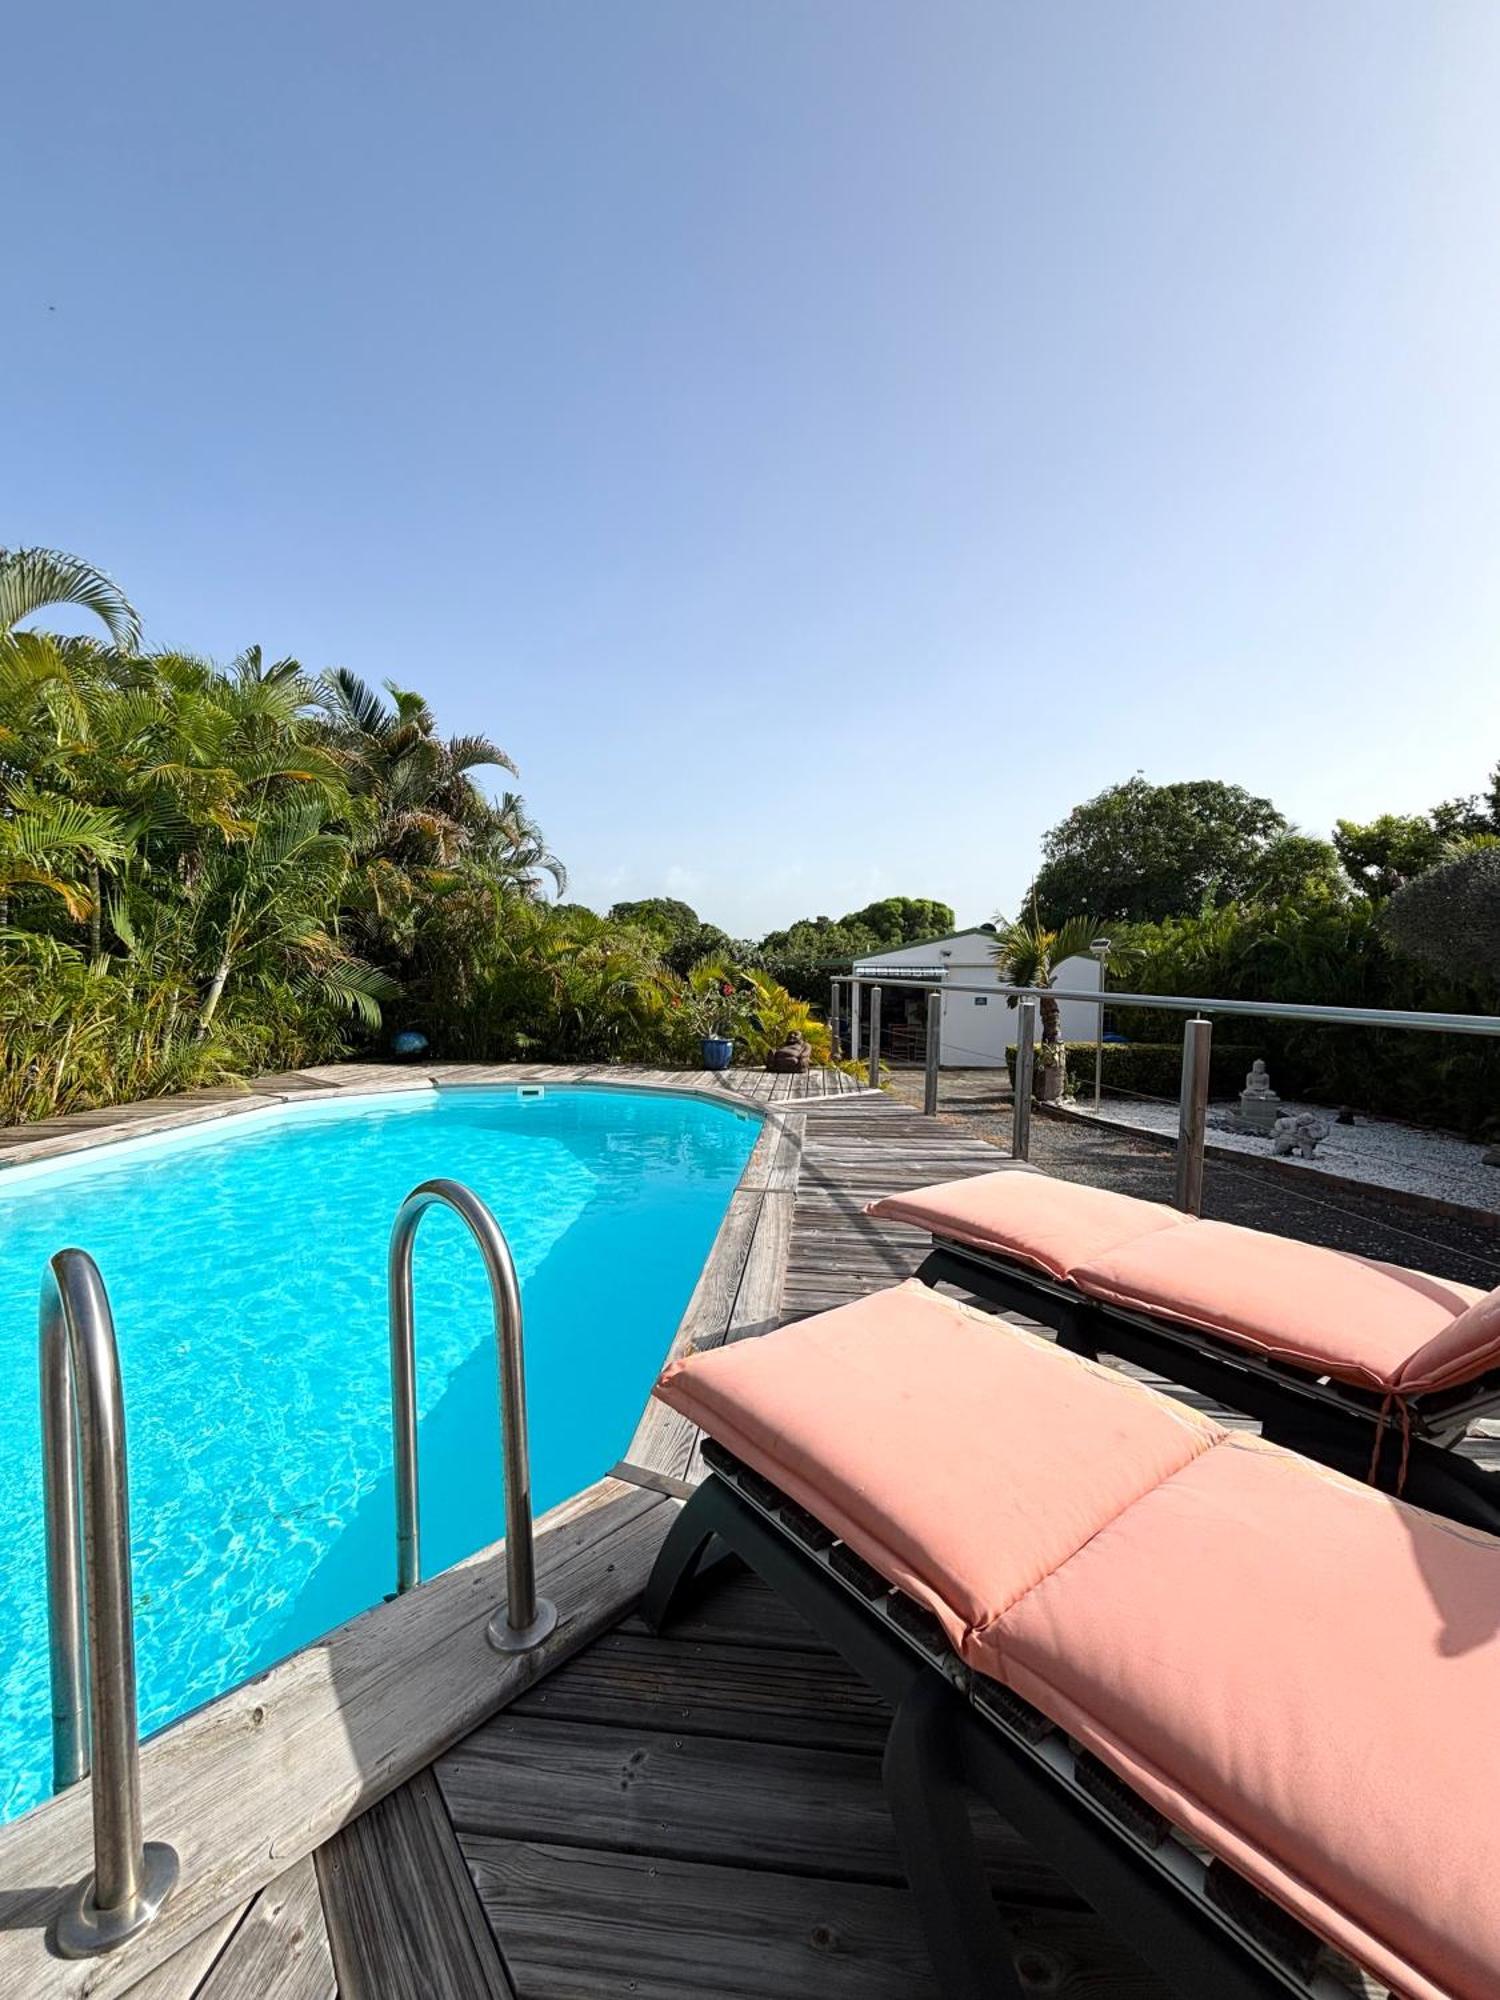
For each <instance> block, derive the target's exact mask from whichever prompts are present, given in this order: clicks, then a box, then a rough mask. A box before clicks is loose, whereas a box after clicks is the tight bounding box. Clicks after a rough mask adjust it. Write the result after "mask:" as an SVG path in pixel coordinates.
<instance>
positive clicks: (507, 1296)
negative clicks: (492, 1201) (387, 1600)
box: [388, 1180, 557, 1653]
mask: <svg viewBox="0 0 1500 2000" xmlns="http://www.w3.org/2000/svg"><path fill="white" fill-rule="evenodd" d="M434 1205H441V1206H442V1207H445V1208H451V1209H452V1210H453V1212H454V1214H455V1215H457V1216H460V1217H461V1218H462V1219H463V1221H464V1222H465V1223H466V1224H467V1226H468V1230H469V1234H470V1235H471V1236H472V1237H473V1238H474V1241H475V1242H476V1243H477V1244H478V1246H479V1254H480V1256H481V1257H482V1258H483V1259H484V1268H485V1274H486V1276H487V1277H488V1278H489V1281H490V1301H491V1306H492V1309H493V1313H494V1323H495V1356H496V1363H497V1367H498V1370H499V1378H500V1430H501V1453H502V1457H503V1461H504V1475H505V1612H504V1616H503V1617H502V1615H501V1613H500V1612H498V1611H497V1612H496V1613H495V1615H494V1617H493V1618H491V1620H490V1622H489V1624H488V1626H487V1627H486V1628H485V1629H486V1632H487V1634H488V1637H489V1641H490V1644H491V1645H492V1646H494V1647H495V1649H496V1650H497V1651H498V1652H502V1653H525V1652H529V1651H530V1649H531V1648H532V1647H533V1646H539V1645H540V1644H541V1642H542V1641H543V1640H544V1639H545V1638H546V1637H547V1634H548V1633H549V1632H550V1631H551V1630H552V1629H553V1627H554V1626H555V1625H556V1623H557V1608H556V1606H555V1605H553V1604H551V1603H549V1601H548V1600H547V1599H546V1598H545V1597H541V1598H539V1597H538V1596H537V1594H536V1552H535V1549H534V1546H533V1536H532V1521H531V1467H530V1458H529V1453H528V1450H527V1442H526V1367H525V1356H524V1353H523V1344H522V1327H521V1287H520V1285H519V1283H518V1282H517V1279H516V1266H515V1260H514V1259H513V1258H512V1256H511V1254H510V1245H509V1244H508V1243H507V1242H506V1240H505V1233H504V1231H503V1230H502V1229H501V1227H500V1225H499V1223H498V1222H497V1221H496V1220H495V1218H494V1216H493V1215H491V1213H490V1211H489V1210H488V1209H487V1208H486V1207H485V1205H484V1203H483V1202H482V1201H481V1200H480V1199H479V1197H478V1195H477V1194H475V1193H474V1192H473V1191H472V1190H471V1189H469V1188H466V1187H465V1186H464V1185H463V1183H462V1182H461V1181H453V1180H432V1181H423V1182H422V1184H421V1186H420V1187H415V1188H413V1189H412V1191H411V1193H410V1194H409V1195H408V1196H407V1197H406V1199H405V1201H403V1202H402V1204H401V1206H400V1208H399V1209H398V1210H397V1213H396V1220H395V1223H394V1224H393V1226H392V1228H391V1249H390V1261H389V1267H388V1268H389V1281H390V1316H391V1417H392V1424H393V1430H394V1443H395V1462H396V1588H397V1590H398V1591H405V1590H410V1589H412V1588H413V1587H414V1586H415V1585H416V1584H418V1583H420V1582H421V1580H422V1559H421V1516H420V1507H419V1502H418V1488H417V1362H416V1309H415V1304H414V1300H413V1291H412V1246H413V1244H414V1242H415V1239H416V1234H417V1225H418V1223H419V1222H420V1221H421V1220H422V1217H423V1216H424V1215H425V1214H426V1213H427V1211H428V1209H429V1208H432V1207H433V1206H434Z"/></svg>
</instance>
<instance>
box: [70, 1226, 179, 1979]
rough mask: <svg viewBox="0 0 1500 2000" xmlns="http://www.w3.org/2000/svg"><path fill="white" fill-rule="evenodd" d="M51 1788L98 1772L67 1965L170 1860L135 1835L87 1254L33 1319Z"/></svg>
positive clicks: (104, 1328)
mask: <svg viewBox="0 0 1500 2000" xmlns="http://www.w3.org/2000/svg"><path fill="white" fill-rule="evenodd" d="M38 1346H39V1349H40V1353H39V1357H38V1358H39V1364H40V1369H41V1386H42V1485H43V1494H44V1502H45V1510H46V1536H47V1622H48V1642H49V1643H48V1651H49V1661H50V1667H51V1675H52V1782H53V1788H54V1790H56V1791H59V1792H61V1791H66V1790H67V1788H68V1787H69V1786H71V1785H76V1784H77V1783H78V1782H79V1781H80V1780H81V1779H82V1778H84V1777H85V1776H86V1775H87V1774H88V1772H89V1770H90V1768H92V1770H93V1774H94V1784H93V1800H92V1804H93V1813H94V1872H93V1874H92V1875H90V1876H88V1877H86V1878H85V1880H84V1881H83V1882H81V1883H80V1884H79V1885H78V1887H77V1888H75V1889H74V1890H73V1891H72V1893H71V1895H70V1896H69V1898H68V1900H67V1902H66V1903H65V1904H64V1906H63V1908H62V1911H61V1913H60V1914H59V1916H58V1919H57V1924H56V1929H55V1931H54V1941H55V1943H56V1946H57V1950H58V1951H59V1952H60V1953H61V1955H62V1956H63V1957H64V1958H87V1957H90V1956H91V1955H92V1954H94V1953H95V1952H103V1951H113V1950H114V1949H115V1947H116V1946H117V1945H121V1944H123V1943H124V1942H125V1940H126V1939H127V1938H129V1937H134V1936H135V1934H136V1932H137V1931H139V1930H142V1929H143V1928H144V1927H145V1926H146V1925H147V1924H149V1923H150V1921H151V1919H152V1918H153V1917H154V1916H155V1915H156V1913H157V1911H158V1910H159V1909H160V1908H161V1906H162V1904H163V1903H164V1902H165V1901H166V1899H167V1897H168V1896H169V1895H170V1894H171V1893H172V1889H173V1886H174V1884H175V1883H176V1881H177V1866H178V1864H177V1855H176V1853H175V1852H174V1851H173V1849H172V1848H170V1847H167V1846H164V1845H163V1844H162V1843H161V1842H160V1841H155V1840H153V1841H146V1840H144V1839H143V1838H142V1835H141V1754H140V1722H139V1719H138V1713H137V1708H136V1691H135V1619H134V1613H133V1608H132V1604H131V1590H130V1493H129V1485H130V1482H129V1478H128V1476H127V1472H126V1462H125V1404H124V1399H123V1398H122V1396H121V1394H120V1357H119V1351H118V1348H117V1347H116V1344H115V1324H114V1316H113V1314H112V1313H111V1312H110V1309H109V1295H108V1294H107V1293H106V1291H105V1289H104V1280H103V1279H102V1278H101V1277H100V1275H99V1267H98V1266H97V1265H96V1264H95V1262H94V1260H93V1258H92V1257H90V1256H89V1255H88V1253H87V1252H86V1251H83V1250H59V1251H58V1253H57V1255H56V1256H55V1257H53V1258H52V1260H51V1262H50V1263H49V1265H48V1267H47V1275H46V1277H45V1278H44V1279H43V1280H42V1301H41V1310H40V1313H39V1316H38Z"/></svg>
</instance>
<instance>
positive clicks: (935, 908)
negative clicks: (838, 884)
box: [841, 896, 954, 951]
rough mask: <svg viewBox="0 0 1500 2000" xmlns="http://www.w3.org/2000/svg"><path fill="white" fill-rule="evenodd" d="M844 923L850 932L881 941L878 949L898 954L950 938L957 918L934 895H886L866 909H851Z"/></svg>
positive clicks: (866, 906) (878, 943)
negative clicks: (903, 947) (899, 950)
mask: <svg viewBox="0 0 1500 2000" xmlns="http://www.w3.org/2000/svg"><path fill="white" fill-rule="evenodd" d="M841 922H842V923H843V924H844V926H845V927H846V928H847V929H849V930H862V931H868V932H869V933H870V935H871V937H873V938H875V939H876V940H877V945H876V947H875V948H876V949H879V950H883V951H894V950H895V949H896V948H897V947H898V946H900V945H903V944H920V943H922V942H923V940H924V939H926V938H935V937H948V936H950V935H951V934H952V931H953V927H954V916H953V912H952V910H951V909H950V908H949V907H948V905H947V904H946V903H939V902H937V901H935V900H934V899H933V898H932V897H930V896H882V897H881V899H880V900H879V902H875V903H866V905H865V907H864V908H863V909H862V910H851V911H850V913H849V915H848V916H847V917H844V918H842V919H841Z"/></svg>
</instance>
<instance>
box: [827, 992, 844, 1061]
mask: <svg viewBox="0 0 1500 2000" xmlns="http://www.w3.org/2000/svg"><path fill="white" fill-rule="evenodd" d="M843 983H844V982H843V981H842V980H841V979H830V980H829V982H828V1052H829V1054H830V1055H831V1056H832V1057H833V1059H834V1061H835V1062H837V1061H838V1059H839V1054H840V1047H839V1045H840V1042H841V1041H842V1039H843V1037H842V1036H841V1035H840V1033H839V1007H840V1004H841V1003H840V1000H839V988H840V987H841V986H842V985H843Z"/></svg>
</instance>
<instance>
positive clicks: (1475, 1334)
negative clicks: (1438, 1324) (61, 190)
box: [1399, 1285, 1500, 1396]
mask: <svg viewBox="0 0 1500 2000" xmlns="http://www.w3.org/2000/svg"><path fill="white" fill-rule="evenodd" d="M1451 1289H1452V1290H1454V1291H1456V1292H1467V1291H1468V1290H1469V1287H1468V1286H1467V1285H1454V1286H1453V1287H1452V1288H1451ZM1492 1368H1500V1285H1497V1286H1496V1287H1495V1289H1494V1291H1492V1292H1484V1293H1481V1294H1480V1295H1479V1296H1477V1297H1476V1298H1475V1300H1474V1303H1473V1304H1472V1305H1471V1306H1470V1307H1469V1308H1468V1310H1467V1311H1466V1312H1461V1313H1460V1314H1459V1316H1458V1318H1457V1319H1456V1320H1454V1321H1453V1323H1452V1325H1451V1326H1446V1327H1444V1329H1443V1331H1442V1332H1441V1333H1439V1334H1436V1335H1434V1337H1433V1338H1432V1339H1431V1340H1429V1341H1428V1343H1427V1345H1426V1346H1425V1347H1419V1348H1418V1349H1417V1351H1416V1353H1415V1354H1414V1355H1412V1357H1411V1359H1410V1360H1409V1361H1408V1362H1407V1363H1406V1364H1405V1366H1404V1367H1403V1368H1402V1370H1401V1376H1400V1385H1399V1386H1400V1389H1401V1393H1402V1395H1403V1396H1426V1395H1430V1394H1431V1392H1432V1391H1433V1390H1434V1389H1449V1388H1453V1387H1455V1386H1456V1385H1457V1384H1458V1383H1460V1382H1471V1381H1473V1379H1474V1378H1475V1376H1477V1375H1485V1374H1488V1372H1489V1371H1490V1369H1492Z"/></svg>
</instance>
